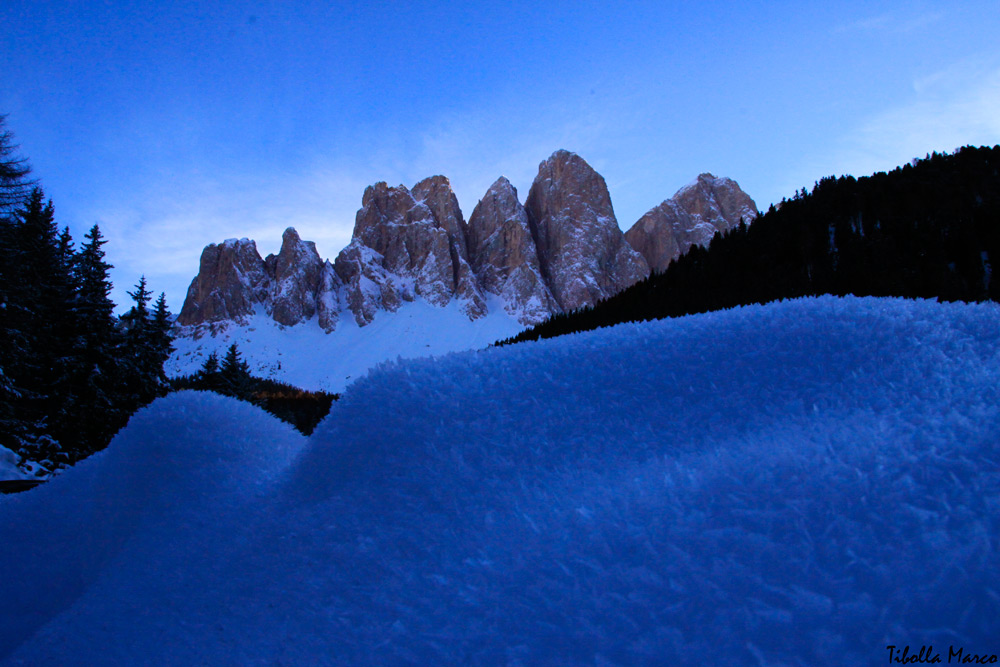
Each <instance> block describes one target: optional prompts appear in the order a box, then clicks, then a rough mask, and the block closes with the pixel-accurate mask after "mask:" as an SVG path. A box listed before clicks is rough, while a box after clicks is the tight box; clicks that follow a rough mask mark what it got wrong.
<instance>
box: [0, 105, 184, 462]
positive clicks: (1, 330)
mask: <svg viewBox="0 0 1000 667" xmlns="http://www.w3.org/2000/svg"><path fill="white" fill-rule="evenodd" d="M29 174H30V168H29V166H28V164H27V162H26V161H25V160H24V159H23V158H21V157H19V156H18V155H17V154H16V146H14V144H13V143H12V137H11V134H10V132H8V131H6V130H5V129H4V117H3V116H0V445H3V446H4V447H7V448H8V449H11V450H13V451H15V452H17V453H18V454H20V455H21V456H22V457H24V458H26V459H29V460H32V461H35V462H39V463H41V464H42V465H43V467H46V468H48V469H50V470H51V469H53V468H56V467H59V466H60V465H63V464H66V465H70V464H72V463H74V462H75V461H77V460H79V459H81V458H83V457H85V456H88V455H89V454H91V453H93V452H95V451H97V450H99V449H102V448H103V447H105V446H106V445H107V444H108V442H109V441H110V439H111V437H112V436H113V435H114V434H115V433H116V432H117V431H118V430H119V429H120V428H121V427H122V426H123V425H124V424H125V422H126V421H127V420H128V417H129V416H130V415H131V414H132V413H133V412H135V410H136V409H138V408H139V407H140V406H142V405H144V404H145V403H148V402H149V401H151V400H152V399H153V398H155V397H156V396H158V395H161V394H163V393H165V392H166V391H167V390H168V388H169V386H168V383H167V379H166V376H165V375H164V373H163V363H164V361H166V359H167V357H168V356H169V355H170V352H171V349H172V346H171V336H170V317H169V315H170V314H169V312H168V311H167V307H166V298H165V296H164V295H163V294H160V297H159V299H158V300H157V301H156V303H155V305H154V306H153V307H152V308H151V307H150V302H151V301H152V295H151V293H150V292H149V291H148V290H147V286H146V280H145V278H141V279H140V280H139V283H138V284H137V285H136V287H135V291H133V292H129V295H130V296H131V297H132V300H133V301H134V305H133V306H132V308H131V310H129V312H128V313H126V314H125V315H123V316H121V317H118V316H116V315H115V312H114V311H115V304H114V303H113V302H112V301H111V299H110V293H111V281H110V280H109V271H110V269H111V268H112V266H111V265H110V264H109V263H108V262H106V261H105V259H104V257H105V253H104V251H103V250H102V246H103V245H104V244H105V243H106V241H105V240H104V238H103V237H102V235H101V231H100V229H99V227H98V226H97V225H94V227H93V228H91V229H90V231H89V232H88V233H87V234H86V235H85V236H84V241H83V243H82V244H81V245H80V247H79V249H77V248H76V247H75V244H74V241H73V239H72V237H71V236H70V232H69V228H68V227H64V228H63V229H62V230H61V231H60V230H59V227H58V225H57V224H56V221H55V211H54V208H53V205H52V202H51V201H47V200H46V198H45V194H44V193H43V191H42V189H41V188H40V187H38V185H37V183H36V182H35V181H32V180H29V179H28V175H29Z"/></svg>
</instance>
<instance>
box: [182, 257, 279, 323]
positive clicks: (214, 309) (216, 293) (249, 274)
mask: <svg viewBox="0 0 1000 667" xmlns="http://www.w3.org/2000/svg"><path fill="white" fill-rule="evenodd" d="M267 287H268V278H267V273H266V272H265V270H264V261H263V260H262V259H261V258H260V253H259V252H257V244H256V243H254V242H253V241H252V240H250V239H245V238H244V239H227V240H225V241H223V242H222V243H212V244H209V245H208V246H206V247H205V249H204V250H203V251H202V253H201V261H200V262H199V266H198V275H197V276H195V278H194V280H193V281H191V286H190V287H189V288H188V293H187V298H186V299H185V300H184V307H183V308H182V309H181V313H180V315H179V316H178V318H177V321H178V323H179V324H181V325H189V324H200V323H202V322H219V321H223V320H236V321H239V320H242V319H243V318H245V317H246V316H248V315H250V314H251V313H253V310H254V304H255V303H258V302H260V301H262V300H263V298H264V296H265V295H266V293H267Z"/></svg>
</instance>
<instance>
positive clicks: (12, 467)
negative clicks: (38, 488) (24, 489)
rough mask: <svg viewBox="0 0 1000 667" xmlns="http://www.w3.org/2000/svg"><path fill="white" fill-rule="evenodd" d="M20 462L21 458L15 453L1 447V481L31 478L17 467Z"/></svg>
mask: <svg viewBox="0 0 1000 667" xmlns="http://www.w3.org/2000/svg"><path fill="white" fill-rule="evenodd" d="M20 460H21V457H20V456H18V455H17V454H16V453H15V452H12V451H10V450H9V449H7V448H6V447H3V446H0V480H4V479H29V476H28V475H26V474H25V473H24V471H23V470H21V469H20V468H18V467H17V462H18V461H20Z"/></svg>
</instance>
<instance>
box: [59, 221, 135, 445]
mask: <svg viewBox="0 0 1000 667" xmlns="http://www.w3.org/2000/svg"><path fill="white" fill-rule="evenodd" d="M84 238H85V239H86V242H85V243H84V244H83V246H82V247H81V248H80V252H79V253H78V254H77V256H76V263H75V278H76V281H77V285H78V291H77V298H76V301H75V307H76V311H77V316H78V325H79V331H78V335H77V338H76V340H75V350H74V352H75V353H76V354H77V355H78V360H79V363H78V364H77V366H76V368H75V374H74V385H75V389H76V394H75V396H74V402H73V405H72V407H71V412H72V414H73V415H74V416H75V417H76V418H77V419H78V420H79V427H78V429H76V433H75V435H76V437H75V439H76V440H77V442H78V445H77V448H76V449H77V453H78V454H80V455H82V456H86V455H88V454H90V453H92V452H94V451H96V450H97V449H99V448H101V447H103V446H104V445H105V444H107V440H108V439H109V438H110V436H111V435H113V434H114V433H115V432H116V431H117V430H118V428H119V427H120V426H121V425H122V424H124V421H125V417H126V414H127V413H126V412H125V410H123V408H122V395H121V392H120V391H119V387H118V382H119V380H120V379H121V377H122V375H123V371H124V369H123V368H122V364H120V363H119V361H118V359H119V351H120V348H121V336H120V334H119V331H118V329H117V328H116V326H115V318H114V303H112V301H111V298H110V294H111V281H110V279H109V277H108V274H109V272H110V270H111V268H112V266H111V265H110V264H108V263H107V262H105V261H104V250H102V248H101V246H103V245H104V244H105V243H106V241H105V240H104V238H103V237H102V236H101V230H100V228H99V227H98V226H97V225H94V226H93V227H92V228H91V230H90V231H89V232H88V233H87V234H86V236H85V237H84ZM95 415H100V417H101V418H100V419H95V418H94V417H95Z"/></svg>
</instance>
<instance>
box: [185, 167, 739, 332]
mask: <svg viewBox="0 0 1000 667" xmlns="http://www.w3.org/2000/svg"><path fill="white" fill-rule="evenodd" d="M756 215H757V211H756V206H755V204H754V202H753V200H752V199H750V197H748V196H747V195H746V193H744V192H743V191H742V190H741V189H740V187H739V186H738V185H737V184H736V182H735V181H732V180H730V179H728V178H716V177H715V176H712V175H711V174H702V175H700V176H699V177H698V178H697V179H696V180H695V181H694V182H693V183H691V184H690V185H688V186H686V187H684V188H681V190H679V191H678V192H677V194H675V195H674V196H673V198H671V199H668V200H666V201H664V202H663V203H662V204H660V205H659V206H657V207H656V208H654V209H652V210H651V211H649V213H647V214H646V215H645V216H643V217H642V219H640V220H639V221H638V222H637V223H636V224H635V225H634V226H633V227H632V229H630V230H629V231H628V232H627V233H626V234H622V232H621V230H620V228H619V227H618V223H617V221H616V219H615V213H614V210H613V208H612V206H611V197H610V195H609V194H608V188H607V185H606V184H605V182H604V179H603V178H602V177H601V175H600V174H598V173H597V172H596V171H594V169H593V168H591V166H590V165H589V164H587V162H586V161H584V160H583V158H581V157H580V156H578V155H576V154H574V153H570V152H567V151H562V150H561V151H556V152H555V153H553V154H552V156H551V157H549V158H548V159H547V160H545V161H544V162H542V163H541V164H540V165H539V168H538V175H537V176H536V177H535V179H534V182H533V183H532V185H531V189H530V191H529V192H528V197H527V199H526V200H525V202H524V205H522V204H521V202H520V201H519V199H518V193H517V190H516V189H515V188H514V186H513V185H511V183H510V181H508V180H507V179H506V178H504V177H500V178H499V179H497V180H496V182H494V183H493V185H491V186H490V188H489V190H487V192H486V194H485V195H483V197H482V199H480V200H479V202H478V203H477V205H476V207H475V209H474V210H473V212H472V215H471V217H470V218H469V220H468V222H466V221H465V218H464V217H463V215H462V210H461V208H460V207H459V204H458V199H457V198H456V196H455V193H454V191H453V190H452V187H451V183H450V182H449V181H448V179H447V178H445V177H444V176H431V177H429V178H425V179H423V180H422V181H420V182H418V183H417V184H416V185H414V186H413V188H412V189H408V188H406V187H405V186H403V185H397V186H394V187H393V186H389V185H387V184H386V183H384V182H379V183H376V184H375V185H372V186H369V187H368V188H366V189H365V192H364V196H363V197H362V200H361V208H360V209H359V210H358V212H357V216H356V217H355V222H354V233H353V235H352V238H351V242H350V243H349V244H348V245H347V247H345V248H344V249H343V250H341V251H340V253H338V254H337V257H336V260H335V261H334V262H333V263H331V262H329V261H325V260H323V259H322V258H321V256H320V254H319V252H318V251H317V249H316V245H315V244H314V243H312V242H311V241H304V240H302V238H301V237H300V236H299V234H298V232H296V231H295V229H294V228H292V227H289V228H288V229H286V230H285V232H284V234H283V235H282V241H281V250H280V251H279V252H278V253H277V254H276V255H269V256H268V257H267V259H261V256H260V254H259V253H258V252H257V247H256V245H255V243H254V242H253V241H251V240H249V239H240V240H236V239H230V240H227V241H225V242H223V243H220V244H212V245H209V246H208V247H206V248H205V250H204V252H203V253H202V257H201V265H200V268H199V272H198V275H197V276H196V277H195V279H194V280H193V281H192V283H191V287H190V289H189V290H188V294H187V299H186V300H185V302H184V307H183V309H182V310H181V314H180V316H179V318H178V324H180V325H181V326H182V327H187V326H190V325H200V324H206V323H219V322H221V323H225V322H243V321H244V320H245V318H246V317H247V316H248V315H250V314H252V313H254V312H255V311H256V310H257V309H258V308H262V309H263V311H264V312H266V313H267V314H268V315H270V317H271V318H272V319H274V320H275V321H276V322H278V323H279V324H282V325H285V326H294V325H297V324H299V323H301V322H305V321H309V320H312V319H314V318H315V320H316V322H317V324H318V325H319V326H320V327H322V328H323V330H325V331H327V332H331V331H333V330H334V329H335V328H336V326H337V323H338V321H339V320H340V317H342V316H348V317H353V319H354V321H355V322H356V323H357V324H358V325H359V326H362V327H363V326H366V325H368V324H370V323H371V322H372V320H373V319H374V318H375V317H376V315H377V314H378V313H379V312H384V311H388V312H394V311H396V310H398V309H399V307H400V306H401V305H402V304H403V303H405V302H409V301H415V300H417V299H420V300H422V301H424V302H426V303H429V304H431V305H434V306H439V307H443V306H446V305H448V304H451V303H457V304H458V305H459V306H460V308H461V309H462V311H463V312H464V313H465V315H466V316H468V318H469V319H470V320H477V319H479V318H481V317H483V316H485V315H487V314H488V306H487V301H488V299H489V302H490V303H494V304H496V303H499V304H500V305H501V307H502V308H503V309H504V310H505V311H506V313H507V314H509V315H510V316H512V317H514V318H515V319H516V320H517V321H518V322H520V323H521V324H524V325H531V324H537V323H538V322H541V321H542V320H544V319H546V318H547V317H549V316H550V315H552V314H554V313H559V312H563V311H567V310H572V309H574V308H579V307H582V306H588V305H591V304H593V303H595V302H597V301H598V300H600V299H604V298H607V297H610V296H613V295H614V294H617V293H618V292H620V291H621V290H622V289H624V288H626V287H628V286H629V285H631V284H632V283H634V282H636V281H637V280H640V279H642V278H643V277H645V276H646V275H648V274H649V271H650V267H652V268H653V269H656V270H662V269H664V268H666V265H667V264H669V263H670V262H671V261H673V260H674V259H676V258H677V257H678V256H679V255H681V254H683V253H684V252H686V251H687V250H688V249H689V248H690V247H691V246H692V245H695V244H707V243H708V241H709V240H710V239H711V238H712V236H713V235H714V234H716V233H717V232H719V231H725V230H727V229H730V228H732V227H734V226H735V225H738V224H739V222H740V221H741V220H742V221H745V222H748V223H749V222H750V221H751V220H753V219H754V218H755V217H756ZM495 307H496V306H494V308H495ZM348 313H350V314H349V315H348ZM213 330H214V329H213Z"/></svg>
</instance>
